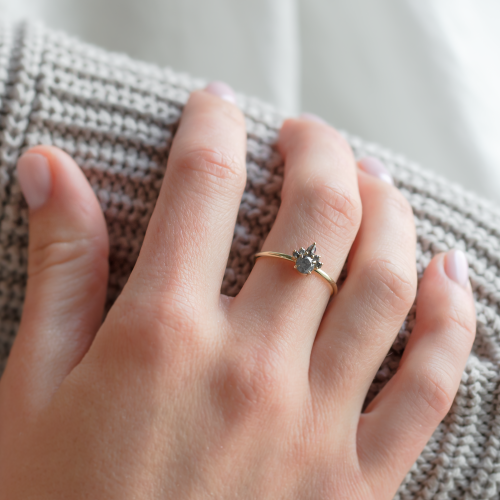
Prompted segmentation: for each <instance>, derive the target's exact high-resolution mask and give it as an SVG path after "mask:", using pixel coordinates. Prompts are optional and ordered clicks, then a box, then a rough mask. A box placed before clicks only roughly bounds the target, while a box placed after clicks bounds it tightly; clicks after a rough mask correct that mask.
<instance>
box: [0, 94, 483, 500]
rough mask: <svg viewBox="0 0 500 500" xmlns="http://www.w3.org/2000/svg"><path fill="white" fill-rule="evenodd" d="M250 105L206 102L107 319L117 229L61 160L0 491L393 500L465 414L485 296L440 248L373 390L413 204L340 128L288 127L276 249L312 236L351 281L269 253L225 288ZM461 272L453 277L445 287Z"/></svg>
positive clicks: (1, 396)
mask: <svg viewBox="0 0 500 500" xmlns="http://www.w3.org/2000/svg"><path fill="white" fill-rule="evenodd" d="M245 145H246V136H245V123H244V119H243V115H242V113H241V111H240V110H239V109H238V107H237V106H235V105H234V104H232V103H231V102H228V101H226V100H223V99H221V98H220V97H218V96H217V95H213V94H212V93H210V92H208V91H197V92H194V93H193V94H192V95H191V97H190V99H189V102H188V103H187V106H186V108H185V110H184V112H183V116H182V120H181V123H180V127H179V129H178V132H177V134H176V137H175V139H174V142H173V146H172V150H171V154H170V156H169V160H168V165H167V172H166V175H165V180H164V182H163V185H162V188H161V192H160V194H159V198H158V201H157V204H156V208H155V211H154V214H153V216H152V218H151V221H150V223H149V227H148V230H147V234H146V238H145V241H144V244H143V247H142V249H141V253H140V256H139V259H138V262H137V264H136V266H135V268H134V270H133V273H132V275H131V277H130V279H129V281H128V282H127V284H126V286H125V288H124V290H123V292H122V294H121V295H120V297H119V298H118V300H117V302H116V303H115V304H114V306H113V307H112V309H111V311H110V312H109V314H108V315H107V317H106V319H105V321H104V323H102V324H101V322H102V313H103V306H104V299H105V292H106V283H107V274H108V237H107V232H106V226H105V222H104V218H103V214H102V212H101V210H100V207H99V204H98V201H97V199H96V197H95V195H94V193H93V191H92V189H91V187H90V186H89V184H88V182H87V180H86V179H85V177H84V175H83V173H82V172H81V171H80V169H79V168H78V166H77V165H76V164H75V163H74V161H73V160H72V159H71V158H70V157H69V156H68V155H66V154H65V153H63V152H62V151H60V150H58V149H57V148H54V147H47V146H39V147H36V148H33V149H32V150H30V152H29V153H31V154H39V155H42V156H44V157H45V158H47V159H48V161H49V165H50V176H51V183H52V184H51V190H50V197H49V199H48V200H47V201H46V203H44V204H43V205H42V206H40V207H37V208H36V209H30V221H29V223H30V240H29V280H28V286H27V295H26V301H25V307H24V312H23V317H22V322H21V326H20V329H19V333H18V336H17V338H16V341H15V343H14V346H13V350H12V352H11V355H10V358H9V362H8V365H7V368H6V371H5V374H4V376H3V377H2V379H1V381H0V485H1V489H0V498H1V499H2V500H3V499H9V500H21V499H22V500H34V499H37V500H48V499H51V500H54V499H84V498H92V499H117V500H118V499H120V500H124V499H127V500H128V499H134V500H135V499H141V500H144V499H147V500H150V499H151V500H152V499H155V500H156V499H176V500H182V499H208V498H217V499H236V498H238V499H286V500H291V499H311V500H318V499H349V500H352V499H360V500H361V499H362V500H370V499H373V500H374V499H377V500H382V499H387V500H388V499H391V498H392V497H393V496H394V494H395V492H396V490H397V488H398V486H399V484H400V483H401V481H402V480H403V479H404V476H405V475H406V473H407V472H408V470H409V469H410V467H411V465H412V464H413V463H414V461H415V460H416V459H417V457H418V455H419V454H420V453H421V451H422V449H423V448H424V446H425V444H426V442H427V441H428V439H429V438H430V436H431V435H432V433H433V432H434V430H435V428H436V427H437V425H438V424H439V422H440V421H441V420H442V419H443V418H444V417H445V415H446V413H447V412H448V410H449V408H450V406H451V404H452V402H453V398H454V396H455V393H456V391H457V388H458V385H459V382H460V377H461V374H462V371H463V368H464V366H465V363H466V360H467V357H468V354H469V352H470V349H471V346H472V343H473V340H474V335H475V312H474V304H473V299H472V294H471V289H470V285H469V284H468V282H465V283H459V282H457V281H456V280H453V279H451V278H450V276H449V269H450V268H451V267H452V263H451V261H448V259H451V257H450V254H439V255H437V256H436V257H435V258H434V259H433V260H432V262H431V263H430V265H429V266H428V268H427V270H426V271H425V274H424V277H423V279H422V281H421V284H420V289H419V295H418V301H417V321H416V325H415V328H414V330H413V332H412V334H411V337H410V340H409V343H408V345H407V347H406V350H405V352H404V356H403V358H402V360H401V363H400V366H399V369H398V371H397V373H396V374H395V376H394V377H393V378H392V379H391V381H390V382H389V383H388V384H387V385H386V386H385V388H384V389H383V390H382V391H381V392H380V394H379V395H378V396H377V397H376V398H375V400H374V401H373V402H372V403H371V404H370V405H369V407H368V408H366V409H365V411H364V412H362V405H363V401H364V399H365V396H366V393H367V391H368V388H369V386H370V384H371V382H372V380H373V378H374V376H375V374H376V372H377V369H378V368H379V366H380V364H381V363H382V361H383V359H384V357H385V355H386V354H387V352H388V350H389V348H390V346H391V344H392V342H393V341H394V338H395V336H396V335H397V332H398V330H399V328H400V326H401V324H402V322H403V320H404V318H405V316H406V314H407V313H408V311H409V308H410V307H411V305H412V303H413V301H414V298H415V293H416V286H417V274H416V267H415V227H414V223H413V217H412V212H411V209H410V207H409V205H408V203H407V201H406V200H405V199H404V197H403V196H402V194H401V193H400V192H399V191H398V189H397V188H396V187H394V186H393V185H391V184H390V183H388V182H384V181H383V180H381V179H379V178H377V177H375V176H373V175H369V174H367V173H366V172H364V171H362V170H361V169H359V168H357V166H356V162H355V160H354V157H353V154H352V151H351V150H350V148H349V146H348V145H347V143H346V142H345V141H344V140H343V139H342V137H341V136H340V135H339V134H338V133H337V132H336V131H335V130H334V129H333V128H331V127H329V126H328V125H326V124H322V123H319V122H316V121H312V120H310V119H290V120H287V121H286V122H285V123H284V125H283V127H282V130H281V132H280V136H279V142H278V147H279V149H280V152H281V153H282V155H283V157H284V158H285V180H284V185H283V192H282V205H281V208H280V211H279V214H278V216H277V219H276V222H275V224H274V226H273V228H272V230H271V232H270V234H269V236H268V237H267V239H266V241H265V243H264V246H263V248H262V250H264V251H266V250H272V251H281V252H285V253H291V252H292V251H293V249H295V248H298V247H300V246H304V245H306V246H307V245H309V244H310V243H312V242H313V241H316V243H317V247H318V251H317V253H319V254H320V255H321V257H322V258H321V260H322V262H323V267H322V269H323V270H324V271H325V272H326V273H327V274H328V275H330V276H331V277H333V278H334V279H336V278H337V277H338V275H339V273H340V271H341V269H342V267H343V264H344V262H345V260H346V259H347V258H348V255H349V260H348V275H347V279H346V281H345V283H344V285H343V287H342V288H341V289H340V291H339V293H338V294H337V295H336V296H335V297H334V298H333V299H332V300H330V288H329V285H328V283H326V282H325V281H324V280H323V279H322V278H321V277H319V276H317V275H314V274H313V275H311V276H307V277H305V276H302V275H300V274H298V272H297V271H296V270H294V269H293V265H291V264H290V263H289V262H285V261H281V260H278V259H271V258H262V259H258V260H257V261H256V264H255V267H254V268H253V270H252V272H251V274H250V277H249V278H248V280H247V281H246V283H245V285H244V286H243V289H242V290H241V292H240V293H239V294H238V296H237V297H235V298H228V297H225V296H221V295H220V287H221V283H222V279H223V274H224V270H225V267H226V264H227V258H228V255H229V250H230V246H231V241H232V236H233V231H234V224H235V220H236V216H237V212H238V207H239V203H240V199H241V195H242V192H243V189H244V186H245V175H246V171H245ZM447 270H448V273H447Z"/></svg>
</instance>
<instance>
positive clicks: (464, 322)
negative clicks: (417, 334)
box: [422, 305, 476, 352]
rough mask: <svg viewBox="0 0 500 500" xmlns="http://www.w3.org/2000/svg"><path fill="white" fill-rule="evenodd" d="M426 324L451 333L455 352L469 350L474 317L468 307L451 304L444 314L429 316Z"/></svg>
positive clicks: (473, 328) (474, 331) (472, 338)
mask: <svg viewBox="0 0 500 500" xmlns="http://www.w3.org/2000/svg"><path fill="white" fill-rule="evenodd" d="M422 321H424V322H425V321H426V320H425V319H423V320H422ZM426 326H427V328H428V329H429V330H433V331H438V332H448V334H449V335H453V346H454V348H456V349H457V352H461V351H463V350H467V351H470V348H471V345H472V343H473V341H474V338H475V336H476V317H475V314H474V311H473V310H471V309H470V308H469V307H460V306H457V305H454V306H451V307H449V308H447V310H446V312H445V313H444V314H438V315H437V317H436V316H435V317H431V318H429V320H428V324H427V325H426Z"/></svg>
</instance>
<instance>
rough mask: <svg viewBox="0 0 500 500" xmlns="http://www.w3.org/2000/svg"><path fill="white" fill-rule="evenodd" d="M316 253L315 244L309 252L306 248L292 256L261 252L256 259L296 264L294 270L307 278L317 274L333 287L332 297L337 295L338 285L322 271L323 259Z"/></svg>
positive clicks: (309, 248) (296, 251) (256, 255)
mask: <svg viewBox="0 0 500 500" xmlns="http://www.w3.org/2000/svg"><path fill="white" fill-rule="evenodd" d="M315 252H316V243H313V244H312V245H310V246H309V247H307V250H306V249H304V248H299V250H294V251H293V254H292V255H288V254H286V253H281V252H259V253H256V254H255V255H254V258H256V259H257V258H258V257H277V258H278V259H284V260H289V261H290V262H294V263H295V265H294V266H293V267H294V269H297V271H299V273H301V274H305V275H306V276H307V275H309V274H311V273H312V272H313V271H314V272H315V273H316V274H319V275H320V276H321V277H322V278H324V279H325V280H326V281H328V284H329V285H330V286H331V287H332V293H331V295H334V294H336V293H337V283H335V281H334V280H332V278H330V276H328V274H326V273H325V272H324V271H322V270H321V269H320V267H321V266H322V265H323V263H322V262H320V261H319V259H320V258H321V257H320V256H319V255H316V254H315Z"/></svg>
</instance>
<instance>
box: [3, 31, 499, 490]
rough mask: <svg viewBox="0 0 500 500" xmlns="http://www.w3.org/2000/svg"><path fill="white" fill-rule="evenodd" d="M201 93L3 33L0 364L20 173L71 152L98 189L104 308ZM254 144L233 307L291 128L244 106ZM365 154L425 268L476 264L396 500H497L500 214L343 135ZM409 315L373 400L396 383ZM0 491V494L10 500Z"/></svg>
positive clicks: (271, 207) (22, 276)
mask: <svg viewBox="0 0 500 500" xmlns="http://www.w3.org/2000/svg"><path fill="white" fill-rule="evenodd" d="M204 84H205V82H203V81H202V80H196V79H193V78H191V77H189V76H187V75H183V74H179V73H175V72H173V71H172V70H170V69H167V68H159V67H157V66H155V65H151V64H145V63H142V62H137V61H133V60H131V59H129V58H128V57H127V56H125V55H121V54H113V53H109V52H106V51H104V50H101V49H99V48H96V47H93V46H90V45H88V44H85V43H82V42H80V41H77V40H75V39H73V38H70V37H68V36H67V35H64V34H62V33H58V32H54V31H51V30H49V29H46V28H45V27H43V26H41V25H38V24H31V23H28V24H19V25H9V24H7V23H1V22H0V200H1V205H0V363H1V366H2V367H3V365H4V363H5V360H6V358H7V356H8V353H9V350H10V346H11V344H12V341H13V339H14V337H15V334H16V331H17V328H18V325H19V319H20V315H21V311H22V305H23V298H24V291H25V286H26V265H27V245H28V211H27V206H26V204H25V202H24V200H23V196H22V194H21V191H20V188H19V184H18V182H17V179H16V174H15V164H16V161H17V159H18V157H19V155H20V154H21V153H22V152H23V151H25V150H26V149H27V148H29V147H31V146H34V145H36V144H54V145H56V146H59V147H60V148H62V149H64V150H65V151H67V152H68V153H69V154H70V155H71V156H72V157H73V158H74V159H75V160H76V162H77V163H78V164H79V165H80V167H81V168H82V170H83V172H84V173H85V175H86V176H87V177H88V179H89V181H90V183H91V185H92V187H93V189H94V191H95V193H96V195H97V197H98V199H99V201H100V203H101V207H102V210H103V212H104V214H105V218H106V222H107V225H108V231H109V236H110V245H111V253H110V278H109V288H108V301H107V308H109V307H110V306H111V304H112V303H113V301H114V300H115V298H116V297H117V295H118V294H119V293H120V290H121V289H122V287H123V285H124V283H125V282H126V280H127V277H128V275H129V273H130V271H131V269H132V267H133V265H134V263H135V261H136V259H137V256H138V253H139V249H140V246H141V243H142V240H143V237H144V233H145V231H146V227H147V224H148V221H149V218H150V216H151V213H152V211H153V208H154V205H155V201H156V198H157V196H158V192H159V189H160V185H161V182H162V178H163V174H164V172H165V165H166V162H167V157H168V153H169V149H170V146H171V143H172V138H173V136H174V133H175V130H176V126H177V123H178V120H179V117H180V115H181V112H182V107H183V105H184V104H185V102H186V100H187V98H188V96H189V93H190V92H191V91H192V90H193V89H196V88H200V87H201V86H203V85H204ZM238 105H239V106H240V108H241V109H242V110H243V111H244V113H245V116H246V127H247V133H248V153H247V170H248V181H247V185H246V188H245V192H244V194H243V197H242V200H241V207H240V211H239V214H238V219H237V224H236V228H235V232H234V239H233V244H232V247H231V253H230V256H229V260H228V263H227V270H226V273H225V276H224V282H223V285H222V292H223V293H225V294H227V295H235V294H237V293H238V291H239V290H240V288H241V286H242V284H243V283H244V282H245V280H246V278H247V277H248V274H249V272H250V270H251V267H252V255H253V254H254V253H255V252H257V251H258V250H259V249H260V247H261V245H262V243H263V241H264V238H265V237H266V235H267V234H268V232H269V230H270V228H271V226H272V224H273V222H274V219H275V217H276V214H277V212H278V208H279V205H280V191H281V185H282V179H283V162H282V159H281V158H280V156H279V154H278V153H277V151H276V149H275V148H274V143H275V141H276V138H277V132H278V129H279V127H280V124H281V122H282V120H283V117H282V116H280V114H279V113H277V112H276V111H275V110H274V109H273V108H272V107H270V106H268V105H266V104H264V103H262V102H259V101H258V100H256V99H252V98H248V97H246V96H243V95H239V96H238ZM345 135H346V137H347V139H348V141H349V142H350V144H351V146H352V148H353V150H354V152H355V154H356V155H357V156H360V155H367V154H369V155H372V156H375V157H377V158H379V159H380V160H381V161H382V162H383V163H384V164H385V165H386V166H387V168H388V169H389V170H390V172H391V173H392V175H393V176H394V179H395V183H396V186H397V187H398V188H399V189H400V190H401V192H402V193H403V194H404V196H406V198H407V199H408V200H409V202H410V203H411V205H412V207H413V211H414V215H415V224H416V228H417V236H418V241H417V268H418V272H419V276H421V275H422V272H423V270H424V268H425V267H426V266H427V264H428V263H429V261H430V260H431V258H432V257H433V255H435V254H436V253H438V252H442V251H446V250H449V249H450V248H460V249H462V250H464V251H465V252H466V255H467V258H468V260H469V264H470V278H471V282H472V288H473V291H474V298H475V302H476V309H477V320H478V323H477V336H476V341H475V344H474V347H473V351H472V354H471V355H470V357H469V359H468V362H467V366H466V368H465V371H464V373H463V376H462V381H461V384H460V388H459V390H458V394H457V396H456V398H455V400H454V403H453V406H452V408H451V410H450V412H449V413H448V415H447V416H446V417H445V419H444V420H443V421H442V422H441V423H440V424H439V427H438V428H437V430H436V431H435V433H434V435H433V436H432V437H431V439H430V441H429V442H428V444H427V446H426V447H425V449H424V451H423V452H422V454H421V456H420V457H419V458H418V460H417V461H416V463H415V464H414V466H413V467H412V469H411V470H410V472H409V473H408V475H407V476H406V478H405V480H404V481H403V483H402V485H401V487H400V489H399V491H398V493H397V495H396V498H397V499H399V500H406V499H451V498H453V499H458V498H459V499H481V500H484V499H489V498H500V453H499V451H500V375H499V370H498V368H499V365H500V316H499V302H500V273H499V259H500V210H499V209H497V208H496V207H495V206H493V205H492V204H490V203H488V202H486V201H484V200H481V199H478V198H477V197H476V196H474V195H472V194H470V193H467V192H466V191H464V190H462V189H461V188H460V187H458V186H455V185H451V184H450V183H448V182H446V181H444V180H443V179H440V178H437V177H436V176H434V175H433V174H431V173H429V172H426V171H425V170H422V169H421V168H420V167H419V166H418V165H416V164H414V163H412V162H410V161H408V160H406V159H404V158H403V157H402V156H399V155H395V154H393V153H391V152H390V151H388V150H386V149H383V148H381V147H379V146H376V145H374V144H369V143H367V142H365V141H363V140H361V139H358V138H356V137H352V136H350V135H348V134H345ZM414 317H415V311H414V309H412V311H410V313H409V315H408V317H407V319H406V321H405V322H404V325H403V326H402V328H401V331H400V332H399V334H398V336H397V338H396V340H395V342H394V345H393V346H392V348H391V351H390V353H389V354H388V356H387V357H386V359H385V360H384V362H383V364H382V366H381V368H380V370H379V372H378V374H377V376H376V378H375V380H374V381H373V384H372V386H371V388H370V391H369V394H368V396H367V401H369V400H371V399H372V398H373V397H374V395H375V394H376V393H377V392H378V391H379V390H380V389H381V388H382V387H383V386H384V384H385V383H386V382H387V381H388V380H389V379H390V377H391V376H392V374H393V373H394V372H395V370H396V368H397V366H398V363H399V359H400V357H401V353H402V351H403V349H404V347H405V344H406V342H407V339H408V336H409V335H410V333H411V330H412V327H413V324H414ZM1 488H2V486H1V484H0V493H1Z"/></svg>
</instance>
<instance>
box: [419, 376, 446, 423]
mask: <svg viewBox="0 0 500 500" xmlns="http://www.w3.org/2000/svg"><path fill="white" fill-rule="evenodd" d="M414 396H415V399H414V401H415V403H414V404H415V405H416V407H417V411H418V413H419V414H420V415H421V416H422V417H424V418H425V417H428V416H429V413H430V417H431V419H433V420H434V419H436V418H437V419H439V420H441V419H442V418H443V417H444V416H445V415H446V414H447V413H448V411H449V409H450V407H451V405H452V403H453V399H454V398H455V391H454V384H453V383H452V380H451V378H450V376H449V375H448V374H446V373H445V371H444V370H442V369H439V368H435V367H433V368H429V367H428V368H427V369H425V370H422V371H421V372H420V373H419V374H418V375H417V376H416V377H415V390H414Z"/></svg>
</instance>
